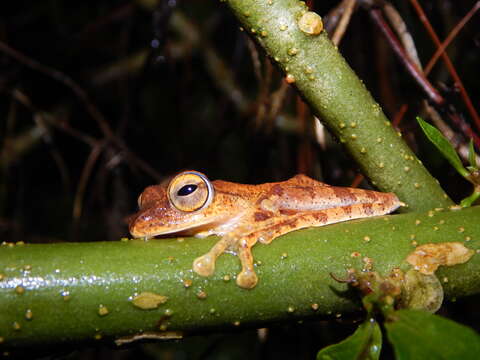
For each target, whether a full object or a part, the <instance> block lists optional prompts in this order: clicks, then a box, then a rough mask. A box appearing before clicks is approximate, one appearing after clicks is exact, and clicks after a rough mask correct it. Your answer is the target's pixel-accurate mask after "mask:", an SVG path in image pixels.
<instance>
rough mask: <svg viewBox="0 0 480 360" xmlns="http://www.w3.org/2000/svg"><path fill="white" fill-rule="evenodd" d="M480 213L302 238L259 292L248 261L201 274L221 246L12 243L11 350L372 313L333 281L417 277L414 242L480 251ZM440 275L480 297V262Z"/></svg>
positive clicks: (271, 256)
mask: <svg viewBox="0 0 480 360" xmlns="http://www.w3.org/2000/svg"><path fill="white" fill-rule="evenodd" d="M479 216H480V207H473V208H468V209H464V210H460V211H444V212H437V211H435V212H429V213H423V214H414V213H410V214H403V215H395V216H384V217H379V218H372V219H365V220H358V221H350V222H345V223H340V224H335V225H330V226H324V227H321V228H314V229H308V230H302V231H297V232H292V233H290V234H287V235H286V236H283V237H282V238H280V239H277V240H275V241H273V243H272V244H270V245H261V244H258V245H256V246H255V247H254V256H255V259H256V260H257V267H256V270H257V273H258V275H259V279H260V282H259V284H258V285H257V286H256V287H255V288H254V289H252V290H245V289H241V288H239V287H238V286H237V285H235V276H236V274H237V272H238V271H239V261H238V259H237V258H236V257H234V256H231V255H228V254H226V255H223V256H221V257H220V258H219V260H218V262H217V270H216V273H215V274H214V276H212V277H211V278H203V277H200V276H198V275H197V274H195V273H193V272H192V268H191V267H192V262H193V259H195V258H196V257H197V256H199V255H201V254H203V253H205V252H206V251H208V249H209V248H210V247H211V246H212V244H213V243H214V242H215V241H217V238H215V237H212V238H207V239H202V240H200V239H195V238H188V239H183V240H181V241H179V240H176V239H165V240H151V241H148V242H144V241H142V240H130V241H118V242H98V243H61V244H44V245H27V244H25V245H14V244H4V245H2V246H0V341H1V342H2V343H1V344H0V348H1V347H3V348H10V347H28V346H32V345H35V344H44V345H45V344H48V343H58V342H64V341H85V340H93V339H100V338H103V339H117V338H119V337H121V336H126V335H133V334H139V333H144V332H151V331H156V332H159V331H180V332H182V333H185V334H188V333H190V332H194V331H202V330H206V329H212V328H219V327H221V328H226V327H229V326H232V327H234V326H239V325H241V326H243V325H250V326H251V325H253V324H259V323H266V322H273V321H278V320H288V319H302V318H306V317H311V316H328V315H331V316H335V315H336V314H342V313H343V312H349V311H352V310H355V309H359V308H360V307H359V305H358V303H357V301H358V300H357V298H356V297H355V296H354V292H347V291H346V290H347V286H346V284H344V283H338V282H336V281H335V280H334V279H333V278H332V277H331V275H330V274H331V273H332V274H334V275H335V276H336V277H338V278H344V277H346V275H347V270H348V269H351V268H356V269H362V268H363V267H364V266H365V262H364V261H365V257H368V258H369V259H371V261H372V264H373V270H375V271H377V272H379V273H380V274H389V273H390V272H391V270H392V269H393V268H396V267H399V268H401V269H403V270H405V269H407V268H408V267H409V265H408V264H407V263H406V262H405V258H406V257H407V255H408V254H409V253H410V252H411V251H413V249H414V246H413V244H412V241H415V242H416V243H417V244H418V245H421V244H424V243H432V242H445V241H459V242H462V243H464V244H465V246H467V247H468V248H471V249H480V223H479V222H478V219H479ZM412 239H413V240H412ZM437 275H438V277H439V279H441V280H442V279H445V278H448V282H442V284H443V286H444V288H445V292H446V294H447V296H450V297H458V296H462V295H469V294H474V293H477V292H478V291H480V260H479V258H478V255H474V256H473V257H472V258H471V259H470V260H469V261H468V262H467V263H465V264H461V265H457V266H452V267H442V268H441V269H440V270H439V271H438V272H437ZM142 293H143V295H142V296H141V297H138V295H140V294H142ZM149 293H150V295H149ZM152 294H156V295H152ZM158 295H161V296H158ZM136 296H137V297H136ZM135 297H136V298H135ZM165 297H166V298H165ZM135 304H136V305H135ZM148 308H150V309H148ZM164 334H165V333H164Z"/></svg>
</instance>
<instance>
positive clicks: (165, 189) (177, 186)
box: [129, 170, 405, 289]
mask: <svg viewBox="0 0 480 360" xmlns="http://www.w3.org/2000/svg"><path fill="white" fill-rule="evenodd" d="M403 205H405V204H403V203H402V202H401V201H400V200H399V199H398V197H397V196H396V195H395V194H394V193H385V192H378V191H373V190H364V189H359V188H349V187H338V186H332V185H328V184H326V183H323V182H320V181H317V180H314V179H312V178H310V177H308V176H306V175H303V174H299V175H295V176H294V177H292V178H290V179H288V180H286V181H280V182H270V183H264V184H258V185H251V184H240V183H235V182H229V181H223V180H214V181H210V180H209V179H208V178H207V176H206V175H205V174H203V173H201V172H199V171H195V170H187V171H182V172H180V173H179V174H177V175H175V176H174V177H173V178H172V179H171V180H170V181H168V182H164V183H161V184H160V185H153V186H148V187H147V188H145V190H144V191H143V192H142V193H141V194H140V196H139V197H138V206H139V211H138V212H137V213H136V214H134V215H133V216H131V217H130V219H129V231H130V233H131V235H132V236H133V237H135V238H144V239H150V238H154V237H157V236H162V237H165V236H174V235H176V236H195V237H199V238H204V237H207V236H210V235H217V236H220V239H219V240H218V242H216V243H215V245H214V246H213V247H212V248H211V249H210V250H209V251H208V252H207V253H206V254H203V255H201V256H199V257H197V258H196V259H195V260H194V261H193V264H192V269H193V271H194V272H195V273H197V274H199V275H201V276H211V275H213V274H214V272H215V263H216V260H217V258H218V257H219V256H220V255H222V254H223V253H225V252H231V253H234V254H236V255H237V256H238V258H239V259H240V263H241V271H240V273H238V275H237V276H236V284H237V285H238V286H240V287H241V288H244V289H252V288H254V287H255V286H256V285H257V283H258V276H257V274H256V273H255V265H254V258H253V255H252V247H253V246H254V245H255V244H256V243H257V242H260V243H262V244H270V243H271V242H272V241H273V240H274V239H276V238H278V237H280V236H281V235H284V234H286V233H289V232H291V231H294V230H299V229H303V228H308V227H318V226H325V225H329V224H333V223H338V222H342V221H347V220H352V219H359V218H366V217H373V216H380V215H385V214H388V213H391V212H393V211H395V210H396V209H397V208H399V207H400V206H403Z"/></svg>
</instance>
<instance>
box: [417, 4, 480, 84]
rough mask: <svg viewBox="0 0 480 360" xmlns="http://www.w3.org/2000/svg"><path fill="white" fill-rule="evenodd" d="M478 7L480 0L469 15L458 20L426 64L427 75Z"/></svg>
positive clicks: (479, 6)
mask: <svg viewBox="0 0 480 360" xmlns="http://www.w3.org/2000/svg"><path fill="white" fill-rule="evenodd" d="M478 9H480V1H477V3H476V4H475V6H474V7H473V8H472V9H471V10H470V11H469V12H468V13H467V15H465V16H464V17H463V19H462V20H460V21H459V22H458V24H457V25H455V27H454V28H453V29H452V31H450V33H449V34H448V36H447V37H446V38H445V40H444V41H443V43H442V44H441V45H440V46H439V47H438V48H437V51H435V54H434V55H433V56H432V58H431V59H430V61H429V62H428V64H427V66H425V75H428V74H430V71H432V69H433V67H434V66H435V64H436V63H437V61H438V59H439V58H440V56H442V54H443V53H444V52H445V50H446V49H447V47H448V45H450V43H451V42H452V40H453V39H455V37H456V36H457V34H458V33H459V32H460V30H462V28H463V27H464V26H465V24H466V23H467V22H468V21H470V19H471V18H472V17H473V15H475V13H476V12H477V10H478Z"/></svg>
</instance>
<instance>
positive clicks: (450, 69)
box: [410, 0, 480, 145]
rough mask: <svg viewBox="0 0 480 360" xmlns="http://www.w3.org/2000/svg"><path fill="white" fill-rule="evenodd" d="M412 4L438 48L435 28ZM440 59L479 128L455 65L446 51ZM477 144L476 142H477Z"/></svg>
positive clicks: (439, 45)
mask: <svg viewBox="0 0 480 360" xmlns="http://www.w3.org/2000/svg"><path fill="white" fill-rule="evenodd" d="M410 2H411V4H412V6H413V7H414V9H415V11H416V12H417V15H418V17H419V18H420V21H421V22H422V23H423V26H424V27H425V29H426V30H427V32H428V33H429V35H430V37H431V38H432V40H433V42H434V43H435V45H436V46H437V47H438V48H440V47H441V46H442V43H441V41H440V39H439V38H438V36H437V34H436V32H435V30H434V29H433V27H432V25H431V24H430V21H429V20H428V19H427V16H426V15H425V12H424V11H423V8H422V6H421V5H420V4H419V3H418V1H417V0H410ZM441 56H442V60H443V61H444V63H445V66H446V67H447V69H448V72H449V73H450V75H451V76H452V78H453V80H454V81H455V84H456V86H457V87H458V89H459V91H460V94H461V96H462V98H463V102H464V103H465V106H466V107H467V110H468V112H469V113H470V116H471V117H472V119H473V120H474V122H475V125H476V126H477V128H478V129H479V130H480V117H479V116H478V113H477V111H476V110H475V107H474V106H473V104H472V101H471V100H470V97H469V96H468V93H467V91H466V90H465V87H464V86H463V83H462V81H461V80H460V77H459V76H458V73H457V70H455V67H454V66H453V64H452V62H451V60H450V58H449V57H448V55H447V53H446V52H442V55H441ZM477 145H478V144H477Z"/></svg>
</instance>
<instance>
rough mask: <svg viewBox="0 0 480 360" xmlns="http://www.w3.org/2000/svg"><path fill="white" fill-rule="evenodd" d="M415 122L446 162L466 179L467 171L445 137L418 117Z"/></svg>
mask: <svg viewBox="0 0 480 360" xmlns="http://www.w3.org/2000/svg"><path fill="white" fill-rule="evenodd" d="M417 121H418V123H419V124H420V127H421V128H422V130H423V132H424V133H425V135H426V136H427V138H428V139H429V140H430V141H431V142H432V143H433V145H435V146H436V147H437V149H438V150H440V152H441V153H442V155H443V156H444V157H445V159H447V160H448V162H449V163H450V164H451V165H452V166H453V167H454V168H455V170H457V171H458V173H459V174H460V175H462V176H463V177H467V176H468V175H469V174H470V173H469V171H468V170H467V169H465V168H464V167H463V164H462V161H461V160H460V157H459V156H458V154H457V152H456V151H455V149H454V148H453V146H452V144H450V142H449V141H448V140H447V139H446V138H445V136H443V135H442V133H441V132H440V131H439V130H438V129H437V128H436V127H434V126H432V125H430V124H429V123H427V122H426V121H424V120H423V119H422V118H420V117H419V116H417Z"/></svg>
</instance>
